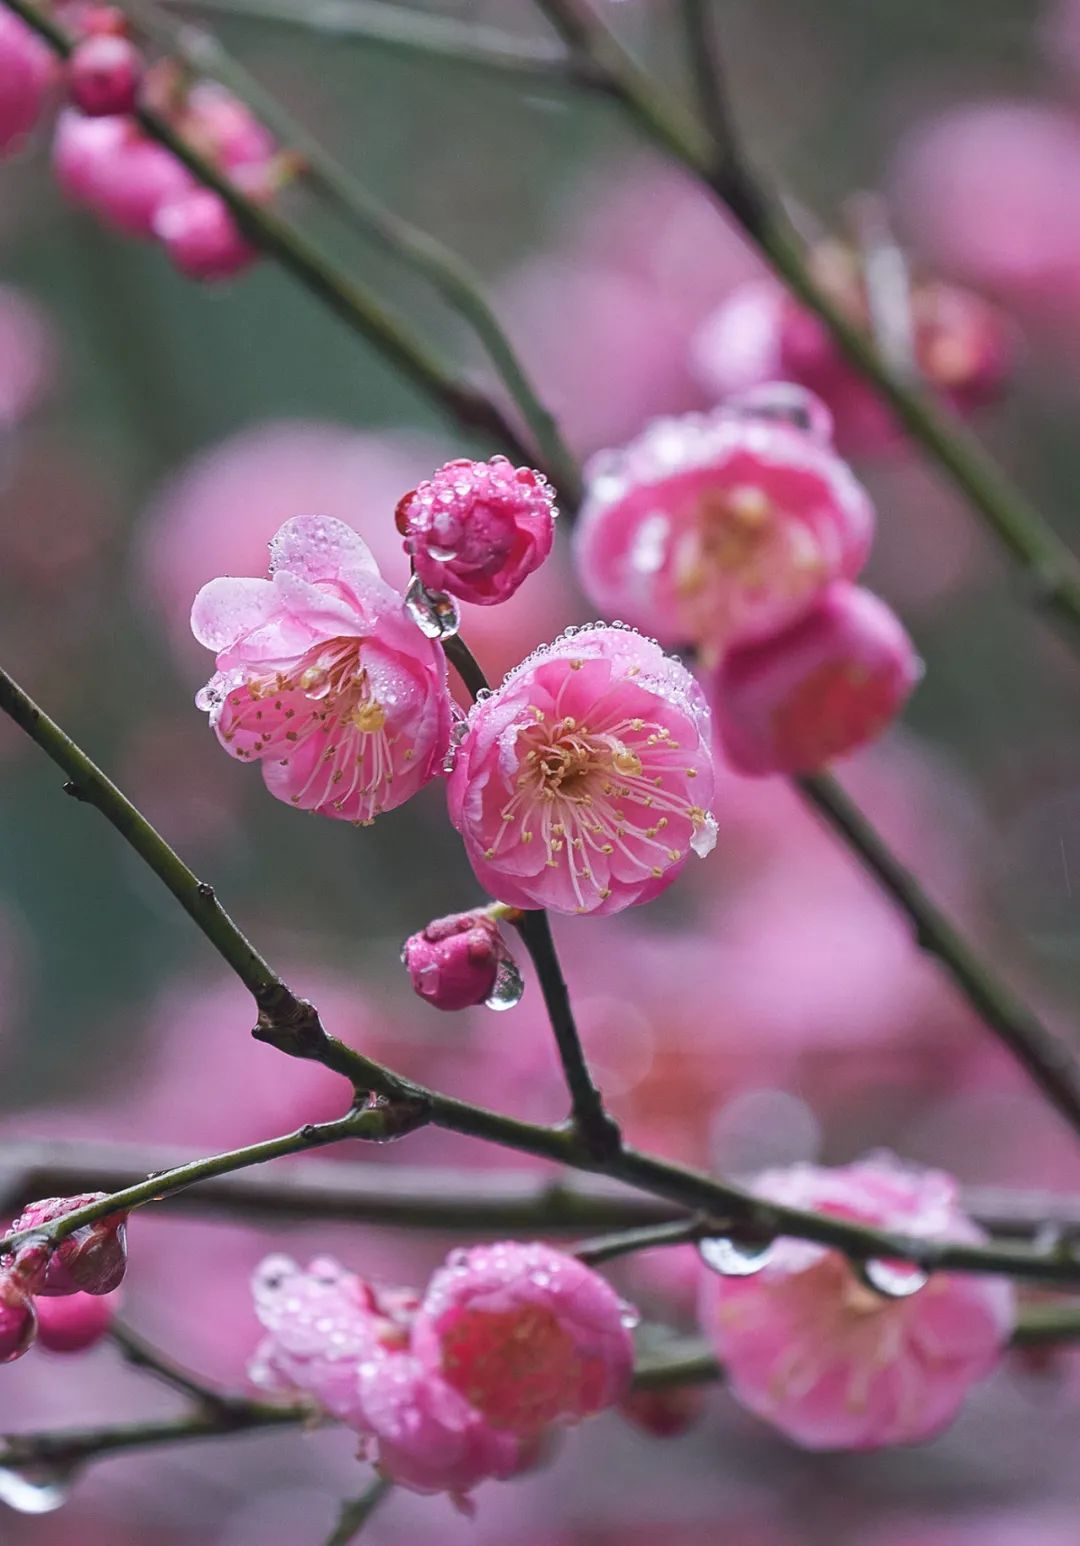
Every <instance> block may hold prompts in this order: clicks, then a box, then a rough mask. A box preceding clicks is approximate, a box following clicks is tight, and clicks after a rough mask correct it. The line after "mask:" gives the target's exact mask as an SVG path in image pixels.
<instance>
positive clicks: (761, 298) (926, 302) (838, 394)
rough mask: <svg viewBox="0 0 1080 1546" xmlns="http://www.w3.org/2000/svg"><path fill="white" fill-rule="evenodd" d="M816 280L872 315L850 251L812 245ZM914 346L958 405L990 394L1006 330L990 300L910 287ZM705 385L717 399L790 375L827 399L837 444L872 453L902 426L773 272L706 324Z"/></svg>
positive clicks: (702, 344) (741, 290)
mask: <svg viewBox="0 0 1080 1546" xmlns="http://www.w3.org/2000/svg"><path fill="white" fill-rule="evenodd" d="M818 268H819V270H820V272H819V274H818V277H819V279H820V280H822V282H823V284H824V286H825V288H826V289H827V291H829V292H831V294H832V295H833V298H834V299H835V300H836V301H837V302H838V303H839V304H840V305H841V306H842V308H843V309H844V310H845V311H846V312H847V313H848V314H849V315H850V316H851V317H852V319H853V320H854V321H856V322H858V323H859V325H860V326H862V327H864V328H867V329H868V328H869V327H870V315H869V309H868V302H867V298H866V294H865V289H864V284H863V280H862V277H861V275H860V273H859V271H858V268H857V266H856V263H855V259H854V257H853V255H851V254H849V253H848V252H847V251H846V249H842V248H839V247H838V246H829V247H828V248H824V249H821V250H820V251H819V263H818ZM908 307H909V317H908V319H907V323H908V326H909V328H910V333H911V349H912V351H913V353H914V357H915V363H916V366H917V367H918V369H919V371H920V373H921V374H922V376H923V379H924V380H925V381H926V383H927V385H928V386H931V387H934V388H936V389H937V390H938V391H940V392H941V393H943V394H944V395H945V396H946V397H947V398H948V399H949V400H950V402H951V403H952V404H953V406H954V407H955V408H957V409H960V410H970V409H972V408H974V407H976V406H978V405H979V404H980V403H983V402H986V401H989V400H990V399H992V398H993V397H994V396H995V395H996V394H997V392H998V390H999V389H1000V387H1001V385H1002V382H1003V380H1004V378H1005V376H1006V374H1007V372H1008V369H1009V366H1010V365H1011V362H1012V354H1013V347H1012V346H1013V337H1012V330H1011V328H1010V327H1009V325H1008V324H1007V322H1006V319H1005V317H1004V316H1003V315H1002V313H1000V312H999V311H998V310H997V308H996V307H994V306H992V305H990V304H989V303H988V302H986V301H984V300H982V299H980V297H979V296H977V295H974V294H973V293H972V292H971V291H970V290H965V289H962V288H960V287H958V286H956V285H949V284H944V283H942V282H940V281H938V280H922V281H919V282H918V283H916V284H914V285H913V286H912V288H911V292H910V296H909V298H908ZM693 357H694V362H695V365H696V368H697V371H698V375H699V376H700V378H701V381H702V384H703V385H704V386H705V387H707V388H708V390H709V391H710V392H711V393H712V394H713V395H714V396H716V397H720V398H724V397H727V396H728V395H729V394H731V393H733V392H742V391H745V390H746V389H747V388H750V387H754V386H757V385H759V384H762V383H765V382H770V381H792V382H797V383H799V384H800V385H802V386H804V387H806V388H808V389H809V390H810V391H811V392H813V393H815V394H816V395H817V396H818V397H820V398H821V399H822V401H823V402H825V403H826V404H827V405H828V407H829V409H830V411H831V413H832V416H833V419H834V421H835V423H836V434H837V441H838V443H839V444H840V445H841V446H843V447H844V448H845V449H846V450H848V451H851V452H858V451H867V450H877V449H880V448H881V447H882V446H884V445H887V444H889V443H890V442H891V441H894V440H896V439H897V437H898V435H899V433H900V430H899V426H898V425H897V424H896V422H895V420H894V418H893V416H892V414H891V412H890V410H889V409H888V408H887V407H886V405H885V404H883V403H882V401H881V399H880V397H879V396H878V394H877V393H876V392H875V390H874V389H873V387H871V386H869V385H868V384H867V383H866V381H865V379H864V378H863V377H862V376H860V375H859V373H858V372H857V371H856V370H855V369H854V367H853V366H851V365H849V364H848V362H847V360H846V358H845V357H844V355H843V353H842V352H841V350H840V348H839V347H838V345H837V344H836V343H835V342H834V340H833V338H832V337H831V335H830V333H829V332H828V329H827V328H826V327H825V325H824V323H823V322H821V321H819V320H818V318H817V317H816V316H815V315H814V314H813V313H812V312H811V311H809V310H808V309H807V308H806V307H805V306H803V305H802V304H801V303H800V302H799V301H798V300H796V299H795V297H794V296H792V294H791V292H790V291H789V290H788V289H787V288H786V287H785V286H784V285H782V284H781V283H780V281H779V280H777V279H773V278H767V277H763V278H756V279H752V280H749V281H747V282H746V283H745V284H743V285H741V286H739V287H738V288H737V289H735V290H734V291H732V293H731V294H730V295H729V296H727V297H726V299H725V300H724V301H722V302H721V304H720V306H719V307H718V308H717V309H716V311H714V312H713V313H712V315H711V316H709V317H708V318H707V319H706V321H705V322H704V323H703V325H702V327H701V330H700V331H699V333H698V335H697V337H696V339H695V340H694V348H693Z"/></svg>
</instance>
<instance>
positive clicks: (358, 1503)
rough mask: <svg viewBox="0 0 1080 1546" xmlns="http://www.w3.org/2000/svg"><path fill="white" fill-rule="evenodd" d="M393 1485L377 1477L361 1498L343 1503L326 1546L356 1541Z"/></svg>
mask: <svg viewBox="0 0 1080 1546" xmlns="http://www.w3.org/2000/svg"><path fill="white" fill-rule="evenodd" d="M392 1485H393V1483H391V1482H389V1481H387V1479H386V1477H385V1476H377V1477H376V1478H375V1480H374V1481H373V1482H372V1484H371V1486H370V1487H369V1488H368V1490H367V1491H366V1492H365V1493H364V1494H363V1495H362V1496H361V1497H359V1498H354V1499H353V1500H352V1501H351V1502H349V1503H343V1504H342V1505H341V1515H340V1517H339V1519H338V1522H337V1524H336V1525H335V1526H334V1528H333V1530H331V1532H330V1534H329V1535H328V1536H327V1538H326V1546H349V1542H350V1541H355V1540H356V1537H357V1536H358V1535H359V1534H360V1532H361V1530H362V1529H363V1528H364V1526H365V1525H366V1524H367V1522H368V1520H369V1519H370V1518H371V1516H372V1514H373V1513H374V1512H375V1510H376V1509H377V1508H378V1506H379V1504H380V1503H381V1502H382V1500H383V1499H384V1498H385V1497H386V1495H387V1493H388V1492H389V1491H390V1489H391V1487H392Z"/></svg>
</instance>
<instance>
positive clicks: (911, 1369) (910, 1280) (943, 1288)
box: [700, 1156, 1014, 1449]
mask: <svg viewBox="0 0 1080 1546" xmlns="http://www.w3.org/2000/svg"><path fill="white" fill-rule="evenodd" d="M754 1190H755V1191H756V1192H757V1193H758V1194H759V1195H760V1196H762V1197H765V1198H768V1199H769V1200H770V1201H773V1202H778V1203H783V1204H786V1205H788V1206H795V1207H800V1208H810V1209H815V1210H817V1211H819V1212H823V1213H828V1214H834V1215H836V1216H838V1217H841V1218H845V1219H849V1220H852V1221H854V1222H856V1223H861V1224H867V1225H876V1226H880V1227H882V1228H886V1229H895V1230H898V1231H901V1232H903V1233H904V1234H906V1235H912V1236H915V1237H919V1236H922V1237H925V1238H927V1239H933V1240H942V1239H948V1240H954V1241H966V1242H977V1241H980V1240H982V1239H983V1234H982V1231H981V1230H980V1229H979V1228H978V1227H977V1226H976V1225H975V1224H973V1223H972V1222H971V1220H970V1219H969V1218H968V1217H967V1216H966V1215H965V1214H964V1213H963V1211H962V1210H961V1207H960V1204H959V1200H958V1191H957V1187H956V1183H955V1182H954V1181H953V1180H952V1179H951V1177H949V1176H946V1175H944V1174H942V1173H941V1172H937V1171H917V1170H914V1169H910V1170H909V1169H906V1168H901V1167H900V1166H899V1165H898V1164H897V1163H896V1162H895V1161H893V1160H891V1159H890V1158H888V1157H884V1156H879V1157H875V1158H870V1159H866V1160H863V1161H860V1162H859V1163H857V1164H853V1165H848V1166H844V1167H841V1168H838V1169H834V1170H827V1169H822V1168H820V1167H818V1166H814V1165H795V1166H792V1167H791V1168H790V1169H788V1170H775V1171H768V1172H765V1173H764V1174H762V1175H761V1176H759V1177H758V1179H757V1181H756V1183H755V1187H754ZM707 1250H708V1248H707V1247H706V1248H705V1250H704V1251H703V1254H706V1253H707ZM871 1276H872V1280H873V1281H876V1282H879V1283H880V1284H881V1288H882V1290H884V1291H881V1292H879V1290H878V1289H877V1288H872V1287H870V1286H869V1284H868V1283H865V1282H863V1281H862V1279H861V1278H860V1277H859V1276H857V1275H856V1273H855V1271H854V1269H853V1268H852V1266H851V1264H850V1263H849V1262H848V1260H847V1259H846V1258H845V1257H843V1256H841V1255H839V1254H838V1253H837V1252H835V1251H831V1250H828V1249H826V1248H824V1247H822V1246H819V1245H815V1244H813V1243H812V1242H809V1241H797V1240H790V1239H781V1240H778V1241H777V1242H775V1243H774V1244H773V1245H772V1246H771V1247H770V1248H768V1250H767V1251H766V1252H765V1253H764V1259H763V1263H762V1264H760V1265H759V1266H758V1269H757V1270H756V1271H749V1272H745V1275H725V1273H724V1272H723V1271H721V1270H716V1271H709V1272H706V1273H705V1274H704V1278H703V1283H702V1291H701V1303H700V1314H701V1321H702V1326H703V1328H704V1330H705V1332H706V1334H707V1335H708V1337H709V1338H710V1340H711V1341H712V1344H713V1347H714V1348H715V1350H716V1354H717V1357H718V1358H719V1359H720V1360H721V1362H722V1363H723V1365H724V1368H725V1371H726V1376H727V1382H728V1385H729V1387H730V1389H731V1391H732V1393H733V1395H734V1396H735V1398H736V1399H737V1400H738V1401H739V1402H741V1403H742V1404H743V1405H744V1406H746V1407H748V1408H749V1409H750V1410H751V1411H753V1412H756V1413H757V1414H758V1416H760V1417H763V1418H765V1419H766V1421H768V1422H770V1423H772V1424H773V1425H774V1426H775V1427H776V1428H778V1429H779V1430H780V1431H781V1432H782V1433H784V1434H785V1435H786V1436H787V1437H788V1438H790V1439H792V1440H793V1441H794V1442H795V1443H796V1444H799V1445H801V1446H803V1447H804V1448H806V1449H877V1448H880V1447H881V1446H883V1445H889V1444H910V1443H916V1442H918V1441H919V1440H922V1439H926V1438H930V1437H932V1436H933V1435H934V1434H936V1433H937V1432H938V1431H939V1430H940V1429H942V1428H944V1427H946V1426H947V1425H948V1424H949V1423H950V1422H951V1421H952V1420H953V1418H954V1417H955V1416H956V1414H957V1412H958V1411H959V1409H960V1407H961V1405H962V1404H963V1401H964V1397H965V1395H966V1394H967V1391H968V1389H969V1388H970V1387H971V1386H972V1385H973V1384H975V1383H976V1382H977V1381H979V1380H981V1379H983V1378H985V1376H986V1375H988V1374H989V1373H990V1372H991V1371H992V1370H993V1369H994V1368H995V1367H996V1365H997V1363H998V1362H999V1360H1000V1357H1001V1354H1002V1350H1003V1348H1004V1347H1005V1344H1006V1343H1007V1341H1008V1339H1009V1335H1010V1333H1011V1331H1012V1326H1013V1321H1014V1296H1013V1290H1012V1286H1011V1285H1010V1284H1009V1283H1007V1282H1005V1281H1004V1280H1001V1279H994V1278H986V1277H981V1276H976V1275H974V1274H972V1275H966V1274H962V1275H956V1276H950V1275H948V1274H945V1273H940V1274H938V1273H936V1274H934V1275H933V1276H931V1277H930V1278H929V1279H928V1280H927V1279H925V1278H924V1276H923V1275H922V1274H921V1273H920V1272H919V1271H918V1270H917V1269H916V1268H912V1267H907V1266H904V1265H903V1264H901V1263H896V1264H891V1263H890V1264H878V1270H877V1272H876V1273H874V1272H873V1268H872V1267H871Z"/></svg>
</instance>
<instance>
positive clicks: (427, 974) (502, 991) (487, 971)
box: [401, 909, 521, 1009]
mask: <svg viewBox="0 0 1080 1546" xmlns="http://www.w3.org/2000/svg"><path fill="white" fill-rule="evenodd" d="M401 959H402V961H403V962H404V963H405V966H406V967H407V968H408V972H409V976H410V977H411V979H412V985H413V987H414V988H415V989H416V991H417V993H419V995H420V997H421V998H423V999H426V1000H427V1001H428V1003H429V1004H433V1005H434V1007H435V1008H436V1009H468V1008H469V1007H470V1005H473V1004H488V1005H490V1006H491V1007H498V1008H504V1007H506V1008H508V1007H510V1005H511V1004H513V1003H517V1001H518V999H519V998H520V997H521V977H520V974H519V972H518V970H517V967H516V965H515V964H514V961H513V957H512V956H511V955H510V952H509V950H508V949H507V947H506V943H505V941H504V940H503V937H502V935H501V934H500V933H499V926H498V924H497V923H496V922H495V920H494V919H493V918H492V917H491V916H490V914H489V913H487V912H486V911H484V910H483V909H478V910H477V911H475V912H471V913H451V914H450V916H449V917H447V918H436V919H435V920H434V922H433V923H429V924H428V926H427V928H426V929H423V930H422V931H421V932H420V933H419V934H413V935H411V936H410V938H409V939H407V940H406V941H405V945H404V948H403V949H402V952H401Z"/></svg>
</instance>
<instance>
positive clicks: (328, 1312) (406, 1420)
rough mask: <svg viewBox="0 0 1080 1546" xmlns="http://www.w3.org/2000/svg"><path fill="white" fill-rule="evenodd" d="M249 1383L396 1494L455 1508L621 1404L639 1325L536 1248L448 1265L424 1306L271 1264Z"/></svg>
mask: <svg viewBox="0 0 1080 1546" xmlns="http://www.w3.org/2000/svg"><path fill="white" fill-rule="evenodd" d="M254 1294H255V1308H256V1311H257V1313H258V1316H259V1319H260V1320H261V1321H262V1324H263V1326H264V1327H265V1328H266V1333H267V1335H266V1336H265V1337H264V1339H263V1341H262V1342H261V1344H260V1345H259V1348H258V1350H257V1352H256V1355H255V1358H254V1360H253V1363H252V1367H251V1375H252V1378H253V1380H254V1381H255V1383H256V1384H257V1385H260V1386H262V1387H263V1388H264V1389H267V1390H271V1391H275V1392H281V1393H288V1394H297V1393H299V1394H302V1395H305V1396H308V1397H310V1398H312V1399H313V1400H314V1401H315V1402H316V1404H317V1405H318V1406H319V1407H320V1408H321V1409H322V1410H323V1411H324V1412H326V1413H327V1414H329V1415H330V1416H331V1417H334V1418H336V1419H337V1420H338V1421H339V1422H342V1423H346V1424H347V1425H348V1426H349V1427H351V1428H353V1429H355V1430H356V1432H357V1433H358V1434H360V1436H361V1440H362V1453H364V1454H365V1455H369V1456H370V1457H371V1458H372V1459H373V1460H374V1461H375V1463H376V1464H377V1466H378V1467H379V1469H380V1470H381V1471H382V1472H383V1473H384V1474H385V1475H386V1476H388V1477H389V1478H391V1479H392V1480H393V1481H396V1482H397V1483H399V1484H400V1485H402V1486H405V1487H409V1488H412V1489H413V1490H415V1491H417V1492H447V1493H450V1494H451V1495H453V1496H454V1497H456V1498H458V1499H464V1498H466V1497H467V1495H468V1494H469V1493H470V1492H471V1491H472V1490H473V1488H474V1487H476V1486H477V1484H478V1483H480V1482H481V1481H484V1480H485V1479H487V1478H506V1477H509V1476H513V1475H515V1474H517V1473H519V1472H520V1471H522V1470H524V1469H526V1468H527V1467H528V1466H529V1465H530V1464H531V1463H532V1462H533V1461H534V1459H535V1458H536V1457H537V1455H538V1454H539V1453H540V1450H541V1447H542V1445H543V1443H544V1440H545V1437H546V1435H547V1434H548V1433H549V1432H550V1431H551V1430H552V1429H554V1428H557V1427H561V1426H565V1425H567V1424H571V1423H577V1422H580V1421H581V1420H582V1419H583V1418H586V1417H591V1416H593V1415H595V1414H596V1413H598V1412H601V1411H603V1410H604V1409H605V1408H607V1407H610V1406H612V1405H613V1404H614V1403H616V1402H617V1401H618V1400H620V1399H621V1397H622V1396H624V1395H625V1394H626V1392H627V1390H628V1389H629V1384H630V1377H631V1372H632V1368H633V1344H632V1340H631V1336H630V1327H631V1326H632V1325H633V1324H634V1321H635V1319H636V1316H635V1315H634V1312H633V1311H631V1310H630V1308H629V1307H628V1306H627V1305H625V1304H624V1303H623V1302H622V1301H621V1300H620V1299H619V1297H618V1295H617V1294H616V1293H615V1292H614V1290H613V1289H612V1288H611V1287H610V1286H609V1285H608V1284H607V1283H606V1282H605V1281H604V1279H603V1278H601V1277H600V1276H599V1275H598V1274H597V1273H595V1272H593V1271H592V1270H591V1269H590V1268H588V1267H586V1266H584V1265H583V1264H582V1263H581V1262H580V1261H578V1260H576V1259H575V1258H574V1257H572V1256H568V1255H565V1254H564V1253H563V1252H560V1251H556V1250H553V1249H551V1248H550V1247H548V1246H546V1245H541V1244H525V1245H522V1244H516V1243H513V1242H509V1243H501V1244H495V1245H481V1246H474V1247H472V1248H471V1249H469V1250H460V1251H455V1252H453V1253H452V1254H451V1255H450V1257H449V1258H448V1259H447V1261H446V1264H445V1265H444V1266H443V1267H442V1268H440V1269H439V1270H438V1271H437V1272H436V1273H435V1274H434V1276H433V1277H432V1279H431V1281H430V1283H429V1284H428V1287H427V1291H426V1292H425V1293H424V1295H423V1296H422V1297H420V1296H417V1295H415V1294H412V1293H410V1292H408V1291H407V1290H399V1289H395V1290H391V1291H380V1290H377V1289H375V1288H374V1287H372V1285H371V1284H369V1283H366V1282H364V1280H363V1279H361V1278H359V1277H358V1276H356V1274H354V1273H352V1272H349V1271H347V1270H346V1269H345V1268H343V1267H342V1266H340V1265H339V1264H338V1263H337V1262H334V1261H331V1260H329V1259H326V1258H320V1259H317V1260H315V1261H313V1262H311V1263H310V1264H309V1265H308V1267H307V1268H306V1269H304V1268H301V1267H299V1266H298V1265H297V1264H296V1263H295V1262H294V1261H291V1260H290V1259H289V1258H288V1257H282V1256H274V1257H270V1258H269V1259H268V1260H267V1261H265V1262H264V1263H263V1264H262V1266H261V1267H260V1269H259V1271H258V1272H257V1273H256V1276H255V1282H254Z"/></svg>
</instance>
